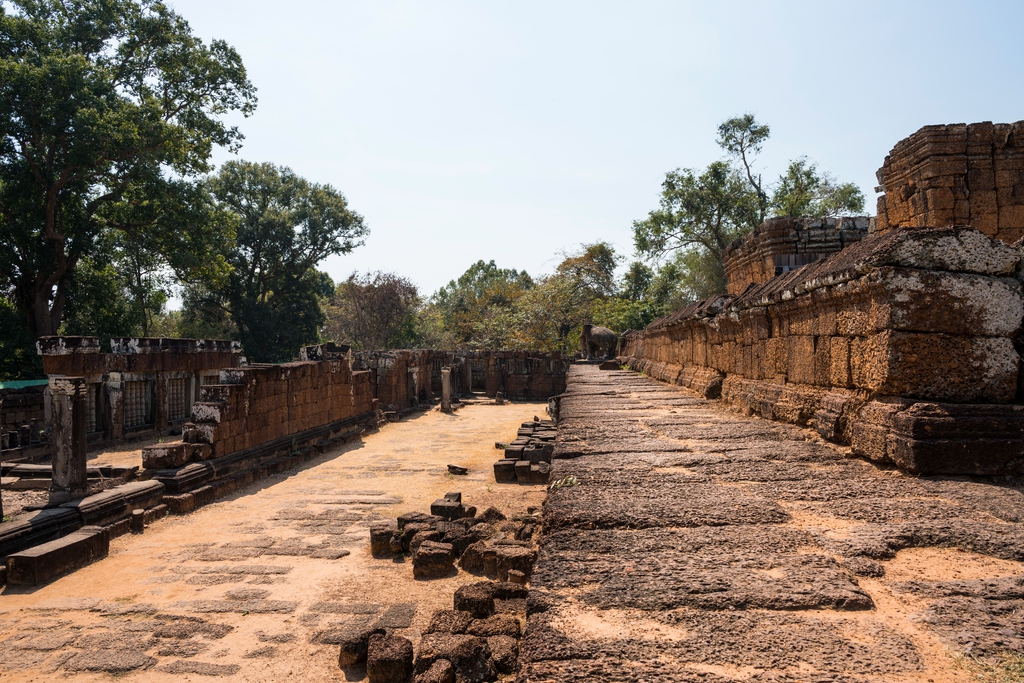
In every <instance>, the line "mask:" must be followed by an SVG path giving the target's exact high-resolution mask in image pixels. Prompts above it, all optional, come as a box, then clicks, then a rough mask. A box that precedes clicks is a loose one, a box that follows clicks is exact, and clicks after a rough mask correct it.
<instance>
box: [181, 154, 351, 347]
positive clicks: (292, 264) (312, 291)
mask: <svg viewBox="0 0 1024 683" xmlns="http://www.w3.org/2000/svg"><path fill="white" fill-rule="evenodd" d="M209 187H210V191H211V194H212V196H213V198H214V201H215V202H216V206H217V208H218V210H220V211H222V212H223V213H225V214H226V215H228V216H230V217H231V218H232V220H233V223H234V226H235V232H236V237H235V240H234V242H233V243H232V244H231V245H230V246H229V247H228V248H227V250H226V252H225V253H224V254H223V258H224V260H225V261H226V263H227V264H228V265H229V266H230V274H229V275H228V277H227V282H226V284H225V285H224V286H223V287H222V288H219V287H208V288H207V289H206V290H205V296H204V295H203V293H202V292H201V291H200V292H197V294H196V295H195V296H194V298H193V299H194V301H195V302H196V303H197V304H201V305H205V306H207V307H210V306H211V303H214V304H216V305H217V306H218V307H219V308H220V309H221V310H223V311H225V312H227V313H228V314H229V315H230V317H231V319H232V321H233V322H234V324H235V325H236V326H237V329H238V337H239V339H240V340H241V342H242V348H243V349H244V350H245V353H246V355H247V356H248V357H250V358H251V359H253V360H256V361H259V362H279V361H283V360H290V359H291V358H293V357H294V355H295V351H296V349H298V348H299V347H300V346H302V345H304V344H309V343H313V342H315V341H317V340H318V338H319V333H320V329H321V328H322V326H323V325H324V323H325V322H326V317H325V315H324V312H323V310H322V307H321V302H322V301H323V300H325V299H327V298H329V297H331V296H333V295H334V293H335V292H334V283H333V282H332V281H331V279H330V278H329V277H327V275H326V274H325V273H321V272H320V271H318V270H316V266H317V265H318V264H319V263H320V262H321V261H323V260H324V259H325V258H327V257H328V256H332V255H334V254H347V253H349V252H350V251H352V250H353V249H355V248H356V247H358V246H359V245H361V244H363V241H364V240H365V237H366V235H367V234H368V233H369V230H368V229H367V228H366V226H365V225H364V223H363V218H362V216H360V215H359V214H357V213H355V212H354V211H352V210H351V209H350V208H349V206H348V202H347V201H346V199H345V196H344V195H343V194H341V193H340V192H338V191H337V190H336V189H334V188H333V187H331V186H330V185H318V184H315V183H310V182H309V181H307V180H305V179H303V178H300V177H299V176H297V175H296V174H295V173H294V172H293V171H292V170H291V169H289V168H286V167H278V166H275V165H274V164H269V163H263V164H259V163H252V162H246V161H230V162H228V163H226V164H224V165H223V166H222V167H221V169H220V172H219V173H218V174H217V175H215V176H213V177H211V178H210V179H209ZM211 300H212V302H211Z"/></svg>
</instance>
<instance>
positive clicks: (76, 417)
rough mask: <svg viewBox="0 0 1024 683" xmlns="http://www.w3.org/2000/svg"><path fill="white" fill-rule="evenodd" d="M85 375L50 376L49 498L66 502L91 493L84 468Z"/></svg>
mask: <svg viewBox="0 0 1024 683" xmlns="http://www.w3.org/2000/svg"><path fill="white" fill-rule="evenodd" d="M85 387H86V384H85V378H84V377H62V376H56V377H51V378H50V397H51V403H52V410H53V433H52V434H51V436H50V450H51V455H52V458H53V480H52V482H51V483H50V501H51V502H67V501H69V500H73V499H75V498H83V497H85V496H86V495H88V493H89V482H88V480H87V475H86V471H85V406H86V403H85Z"/></svg>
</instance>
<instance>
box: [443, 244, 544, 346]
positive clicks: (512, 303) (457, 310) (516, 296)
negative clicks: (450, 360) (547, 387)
mask: <svg viewBox="0 0 1024 683" xmlns="http://www.w3.org/2000/svg"><path fill="white" fill-rule="evenodd" d="M533 288H534V282H533V279H532V278H531V277H530V276H529V275H528V274H527V273H526V271H518V270H515V269H506V268H498V266H497V265H496V264H495V263H494V261H490V262H484V261H477V262H476V263H474V264H473V265H472V266H470V267H469V268H468V269H467V270H466V272H465V273H463V274H462V275H460V276H459V278H458V279H457V280H452V281H451V282H449V283H448V284H447V285H445V286H444V287H442V288H441V289H439V290H438V291H437V292H435V293H434V295H433V296H432V297H431V298H430V303H429V305H428V309H429V310H428V311H427V312H426V313H425V318H426V319H427V320H428V321H432V322H433V323H434V329H433V330H432V331H431V333H430V334H429V335H428V336H429V337H431V338H434V339H443V340H444V341H445V342H447V347H448V348H452V347H455V348H474V349H499V348H510V344H511V343H512V342H511V340H512V335H513V333H514V331H515V327H516V315H515V313H516V310H517V308H518V306H519V304H520V300H521V299H522V297H523V296H524V294H526V293H527V292H529V291H530V290H531V289H533ZM442 348H444V347H442Z"/></svg>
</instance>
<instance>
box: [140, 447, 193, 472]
mask: <svg viewBox="0 0 1024 683" xmlns="http://www.w3.org/2000/svg"><path fill="white" fill-rule="evenodd" d="M190 446H191V444H186V443H184V442H182V443H168V444H156V445H153V446H144V447H143V448H142V467H143V468H144V469H147V470H150V469H166V468H169V467H181V466H182V465H184V464H185V463H187V462H188V461H189V456H190V455H191V448H190Z"/></svg>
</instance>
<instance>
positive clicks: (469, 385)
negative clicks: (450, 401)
mask: <svg viewBox="0 0 1024 683" xmlns="http://www.w3.org/2000/svg"><path fill="white" fill-rule="evenodd" d="M462 363H463V366H464V367H463V369H464V370H465V371H466V372H465V379H466V386H465V387H463V389H462V393H463V394H465V395H467V396H469V395H470V394H472V393H473V359H472V358H470V357H469V356H466V357H465V358H463V359H462Z"/></svg>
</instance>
